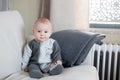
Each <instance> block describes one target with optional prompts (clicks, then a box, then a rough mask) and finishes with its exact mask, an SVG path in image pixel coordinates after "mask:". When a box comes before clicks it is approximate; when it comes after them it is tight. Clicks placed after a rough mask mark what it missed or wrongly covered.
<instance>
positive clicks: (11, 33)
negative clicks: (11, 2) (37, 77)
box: [0, 11, 25, 79]
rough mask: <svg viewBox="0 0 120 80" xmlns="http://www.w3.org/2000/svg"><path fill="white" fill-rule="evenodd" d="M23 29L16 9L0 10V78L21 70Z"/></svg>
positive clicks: (23, 41)
mask: <svg viewBox="0 0 120 80" xmlns="http://www.w3.org/2000/svg"><path fill="white" fill-rule="evenodd" d="M24 31H25V30H24V23H23V20H22V17H21V15H20V14H19V12H18V11H4V12H0V79H2V78H4V77H6V76H8V75H10V74H12V73H14V72H17V71H19V70H21V57H22V48H23V45H24V43H25V35H24Z"/></svg>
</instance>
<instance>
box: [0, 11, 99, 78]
mask: <svg viewBox="0 0 120 80" xmlns="http://www.w3.org/2000/svg"><path fill="white" fill-rule="evenodd" d="M24 31H25V30H24V22H23V20H22V17H21V15H20V13H19V12H18V11H6V12H0V80H34V79H32V78H30V77H29V76H28V73H25V72H23V71H21V60H22V50H23V46H24V44H25V42H26V36H25V33H24ZM91 51H92V50H91ZM91 51H90V52H89V54H88V56H87V58H86V59H85V61H84V62H83V63H82V64H81V65H79V66H75V67H70V68H65V70H64V71H63V73H62V74H60V75H55V76H49V75H47V74H45V77H43V78H41V79H39V80H99V76H98V72H97V70H96V68H95V67H94V66H93V65H92V64H93V54H92V52H91ZM37 80H38V79H37Z"/></svg>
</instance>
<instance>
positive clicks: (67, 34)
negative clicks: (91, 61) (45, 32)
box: [51, 30, 105, 67]
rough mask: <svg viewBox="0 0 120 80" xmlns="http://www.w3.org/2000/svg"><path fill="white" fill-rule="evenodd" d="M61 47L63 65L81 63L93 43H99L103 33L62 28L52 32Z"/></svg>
mask: <svg viewBox="0 0 120 80" xmlns="http://www.w3.org/2000/svg"><path fill="white" fill-rule="evenodd" d="M51 37H52V38H54V39H56V40H57V41H58V43H59V45H60V47H61V51H62V53H61V55H62V59H63V66H64V67H71V66H75V65H79V64H81V63H82V62H83V61H84V59H85V58H86V56H87V54H88V52H89V51H90V49H91V47H92V46H93V44H94V43H97V44H98V43H99V44H101V43H102V42H101V40H102V39H103V38H105V36H104V35H101V34H96V33H92V32H85V31H84V32H83V31H79V30H62V31H58V32H55V33H53V34H52V36H51Z"/></svg>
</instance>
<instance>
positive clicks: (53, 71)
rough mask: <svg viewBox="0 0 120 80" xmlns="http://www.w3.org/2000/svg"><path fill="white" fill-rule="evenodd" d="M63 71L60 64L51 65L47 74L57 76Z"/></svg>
mask: <svg viewBox="0 0 120 80" xmlns="http://www.w3.org/2000/svg"><path fill="white" fill-rule="evenodd" d="M63 69H64V68H63V66H62V65H60V64H56V65H52V66H51V67H50V71H49V74H50V75H58V74H60V73H61V72H62V71H63Z"/></svg>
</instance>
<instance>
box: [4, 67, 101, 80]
mask: <svg viewBox="0 0 120 80" xmlns="http://www.w3.org/2000/svg"><path fill="white" fill-rule="evenodd" d="M5 80H36V79H33V78H30V77H29V76H28V73H24V72H17V73H15V74H12V75H11V76H9V77H8V78H7V79H5ZM37 80H99V77H98V72H97V70H96V68H95V67H93V66H90V65H81V66H76V67H72V68H66V69H65V70H64V71H63V73H62V74H60V75H55V76H49V75H48V74H46V75H45V77H43V78H41V79H37Z"/></svg>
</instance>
